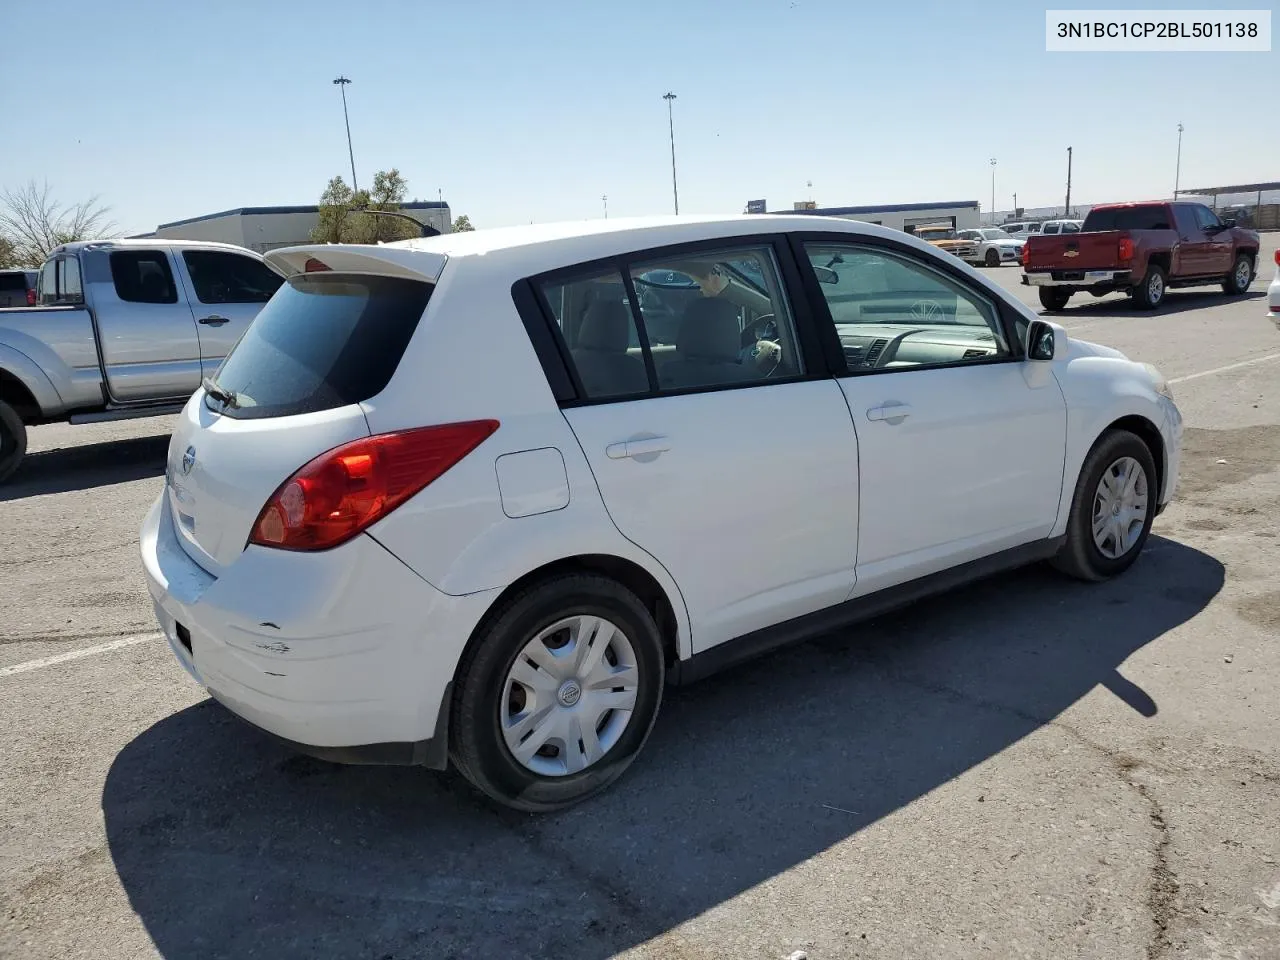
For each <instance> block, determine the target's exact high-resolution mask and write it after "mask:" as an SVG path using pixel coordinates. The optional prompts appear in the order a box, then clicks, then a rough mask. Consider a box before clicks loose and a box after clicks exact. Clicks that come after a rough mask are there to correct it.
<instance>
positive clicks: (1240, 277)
mask: <svg viewBox="0 0 1280 960" xmlns="http://www.w3.org/2000/svg"><path fill="white" fill-rule="evenodd" d="M1251 283H1253V257H1251V256H1249V255H1248V254H1247V253H1242V254H1240V255H1239V256H1237V257H1236V259H1235V262H1234V263H1232V264H1231V272H1230V273H1229V274H1227V278H1226V279H1225V280H1223V281H1222V292H1223V293H1227V294H1230V295H1231V296H1233V297H1238V296H1241V295H1242V294H1245V293H1248V292H1249V284H1251Z"/></svg>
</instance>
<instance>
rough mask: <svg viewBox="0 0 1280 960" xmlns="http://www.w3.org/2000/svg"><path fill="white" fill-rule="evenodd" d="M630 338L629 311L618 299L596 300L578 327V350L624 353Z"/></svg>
mask: <svg viewBox="0 0 1280 960" xmlns="http://www.w3.org/2000/svg"><path fill="white" fill-rule="evenodd" d="M630 339H631V312H630V311H629V310H628V309H627V305H626V304H625V303H622V302H621V301H619V300H597V301H596V302H595V303H593V304H591V306H590V307H589V308H588V309H587V315H586V316H585V317H583V318H582V326H581V327H579V328H578V349H579V350H602V351H606V352H608V353H625V352H626V350H627V343H628V341H630Z"/></svg>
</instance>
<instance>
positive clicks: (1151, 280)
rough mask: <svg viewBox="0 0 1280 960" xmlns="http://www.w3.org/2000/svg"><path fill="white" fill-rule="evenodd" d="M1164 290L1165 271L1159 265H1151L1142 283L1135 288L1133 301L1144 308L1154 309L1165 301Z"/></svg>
mask: <svg viewBox="0 0 1280 960" xmlns="http://www.w3.org/2000/svg"><path fill="white" fill-rule="evenodd" d="M1164 291H1165V282H1164V271H1163V270H1162V269H1160V268H1159V267H1157V266H1150V267H1148V268H1147V275H1146V276H1145V277H1143V278H1142V283H1140V284H1138V286H1136V287H1134V288H1133V302H1134V303H1136V304H1137V305H1138V306H1139V307H1141V308H1142V309H1144V310H1154V309H1155V308H1156V307H1158V306H1160V304H1162V303H1164Z"/></svg>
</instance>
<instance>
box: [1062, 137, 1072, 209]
mask: <svg viewBox="0 0 1280 960" xmlns="http://www.w3.org/2000/svg"><path fill="white" fill-rule="evenodd" d="M1062 215H1063V216H1064V217H1069V216H1071V148H1070V147H1067V202H1066V205H1065V206H1064V207H1063V208H1062Z"/></svg>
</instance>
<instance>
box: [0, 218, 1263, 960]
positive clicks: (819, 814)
mask: <svg viewBox="0 0 1280 960" xmlns="http://www.w3.org/2000/svg"><path fill="white" fill-rule="evenodd" d="M1276 239H1277V235H1275V234H1271V235H1264V240H1265V250H1264V258H1265V259H1264V269H1263V273H1262V276H1261V277H1260V278H1259V280H1257V281H1256V282H1255V283H1254V285H1253V288H1252V290H1251V291H1250V293H1249V294H1248V295H1247V296H1246V297H1243V298H1236V299H1228V298H1226V297H1224V296H1223V295H1222V294H1221V293H1219V292H1217V290H1216V289H1213V290H1206V291H1199V290H1197V291H1185V292H1184V291H1171V292H1170V293H1169V295H1168V301H1167V303H1166V305H1165V306H1164V307H1163V308H1162V309H1161V310H1159V311H1157V312H1156V313H1154V314H1145V313H1141V312H1138V311H1135V310H1134V309H1133V308H1132V307H1131V306H1130V305H1129V303H1128V302H1127V301H1126V300H1125V299H1123V298H1122V297H1118V296H1112V297H1108V298H1105V299H1103V300H1094V299H1093V298H1091V297H1088V296H1084V297H1077V298H1076V301H1079V305H1077V303H1076V301H1073V304H1072V306H1071V307H1069V308H1068V309H1067V310H1066V311H1065V312H1064V313H1062V314H1060V315H1058V316H1057V317H1055V319H1057V320H1059V322H1062V323H1064V324H1065V325H1066V326H1067V328H1068V330H1069V331H1070V332H1071V333H1072V334H1073V335H1076V336H1080V337H1083V338H1085V339H1090V340H1095V341H1098V342H1101V343H1106V344H1109V345H1112V346H1115V347H1118V348H1120V349H1121V350H1124V351H1125V352H1126V353H1127V354H1129V355H1130V356H1131V357H1133V358H1135V359H1141V360H1146V361H1150V362H1152V363H1154V364H1156V365H1157V366H1158V367H1160V368H1161V370H1162V371H1163V372H1164V373H1165V375H1166V376H1167V377H1168V378H1169V379H1170V380H1171V381H1172V383H1173V389H1174V391H1175V394H1176V396H1177V399H1178V403H1179V405H1180V406H1181V408H1182V410H1183V413H1184V416H1185V418H1186V421H1187V435H1186V441H1185V444H1186V447H1185V451H1184V462H1183V467H1182V481H1181V487H1180V492H1179V495H1178V499H1177V502H1176V503H1175V504H1174V505H1173V506H1172V507H1171V508H1170V509H1169V510H1168V511H1167V512H1166V513H1165V514H1164V515H1163V516H1161V517H1160V518H1159V519H1158V520H1157V521H1156V524H1155V527H1154V533H1153V536H1152V539H1151V541H1150V543H1149V545H1148V548H1147V552H1146V553H1145V554H1144V556H1143V557H1142V558H1141V560H1140V561H1139V563H1138V564H1137V565H1136V566H1135V567H1134V568H1133V569H1132V570H1131V571H1130V572H1129V573H1128V574H1126V575H1125V576H1123V577H1121V578H1119V579H1118V580H1115V581H1112V582H1109V583H1105V584H1101V585H1085V584H1080V583H1075V582H1072V581H1067V580H1064V579H1062V578H1060V577H1058V576H1056V575H1054V574H1053V573H1052V572H1050V571H1048V570H1046V569H1044V568H1040V567H1036V568H1031V569H1027V570H1024V571H1021V572H1017V573H1013V574H1008V575H1005V576H1002V577H999V578H996V579H994V580H991V581H988V582H985V583H982V584H980V585H977V586H974V587H970V588H967V589H965V590H962V591H960V592H957V593H953V594H950V595H947V596H944V597H939V598H937V599H934V600H930V601H928V602H924V603H919V604H916V605H914V606H913V607H911V608H910V609H909V610H906V611H904V612H902V613H900V614H896V615H894V616H890V617H885V618H883V619H881V620H879V621H877V622H875V623H873V624H870V625H866V626H862V627H859V628H857V629H855V630H850V631H847V632H844V633H841V634H838V635H834V636H830V637H826V638H823V639H821V640H817V641H814V642H811V643H808V644H805V645H802V646H798V647H794V648H791V649H788V650H786V651H784V652H781V653H779V654H776V655H773V656H770V657H768V658H765V659H762V660H759V661H756V662H753V663H751V664H748V665H745V666H743V667H740V668H737V669H735V670H733V671H731V672H729V673H726V674H723V675H721V676H718V677H715V678H712V679H710V680H707V681H705V682H703V683H700V684H697V685H694V686H692V687H689V688H685V689H681V690H678V691H675V692H674V693H673V695H672V696H671V697H670V699H669V701H668V702H667V703H666V705H665V706H664V708H663V712H662V714H661V716H660V718H659V720H658V724H657V727H656V729H655V732H654V734H653V736H652V738H651V740H650V741H649V744H648V746H647V747H646V750H645V752H644V754H643V755H642V756H641V758H640V759H639V761H638V762H637V763H636V764H635V766H633V767H632V769H631V771H630V772H629V773H628V774H627V776H626V777H625V778H624V779H623V780H622V781H621V782H619V783H618V784H617V785H616V786H615V787H614V788H613V789H611V790H610V791H609V792H607V793H606V794H604V795H602V796H601V797H599V798H597V799H595V800H593V801H591V802H590V803H588V804H586V805H584V806H581V807H579V808H576V809H573V810H570V811H568V812H565V813H563V814H559V815H556V816H551V817H526V816H516V815H509V814H505V813H496V812H494V811H493V810H491V809H490V808H488V807H487V806H485V805H483V804H481V803H479V802H478V801H477V800H476V798H475V797H474V795H473V794H472V793H471V792H470V791H469V790H468V789H467V788H466V787H465V786H464V785H463V784H461V783H460V782H459V781H458V779H457V778H456V777H454V776H451V775H440V774H436V773H432V772H429V771H425V770H416V769H396V768H373V767H339V766H333V765H329V764H325V763H321V762H318V761H313V760H309V759H306V758H301V757H296V756H292V755H290V754H289V753H288V752H287V751H286V750H284V749H282V748H281V747H279V746H277V745H275V744H274V743H272V742H270V741H268V740H267V739H266V738H265V737H264V736H262V735H261V734H259V733H258V732H256V731H254V730H252V729H251V728H249V727H247V726H246V725H244V724H242V723H240V722H239V721H237V720H236V719H234V718H233V717H231V716H230V715H229V714H228V713H226V712H225V711H224V710H222V709H221V708H220V707H218V706H216V705H215V704H213V703H212V702H211V701H210V700H209V699H208V698H207V696H206V695H205V694H204V692H203V691H202V690H201V689H199V688H198V687H196V686H195V685H194V684H193V683H192V682H191V681H190V680H189V679H188V677H187V676H186V674H184V673H183V672H182V670H181V669H180V668H179V667H178V665H177V664H176V663H175V662H174V660H173V659H172V657H171V656H170V654H169V653H168V651H167V648H166V647H165V645H164V643H163V642H162V641H160V640H159V639H157V638H156V636H155V630H156V627H155V625H154V622H153V619H152V614H151V608H150V604H149V602H148V600H147V596H146V590H145V587H144V585H143V581H142V577H141V573H140V570H139V561H138V556H137V531H138V525H139V523H140V521H141V518H142V515H143V514H144V512H145V511H146V508H147V506H148V505H149V503H150V501H151V500H152V499H153V498H154V497H155V495H156V494H157V492H158V491H159V489H160V486H161V483H162V480H161V475H162V473H163V469H164V454H165V449H166V445H167V437H166V435H165V434H166V430H167V429H168V427H169V424H170V422H171V421H170V420H168V419H157V420H143V421H133V422H129V423H124V424H113V425H99V426H88V427H70V426H63V425H54V426H47V427H40V428H37V429H35V430H33V431H32V433H31V443H30V447H31V451H32V452H31V455H30V457H29V459H28V460H27V462H26V463H25V464H24V466H23V467H22V468H21V470H20V471H19V472H18V474H17V475H16V476H15V477H14V478H13V480H12V481H11V482H10V483H9V484H8V485H6V486H4V487H0V610H3V619H2V620H0V723H2V724H3V730H4V731H5V734H6V747H5V750H4V751H3V754H2V755H0V757H2V759H0V956H2V957H6V958H7V957H13V958H59V960H62V958H72V957H92V958H94V960H117V958H126V957H127V958H135V957H139V958H148V957H165V958H168V960H188V958H191V960H195V958H201V960H203V958H221V957H226V958H240V957H264V958H272V960H283V958H295V957H296V958H304V957H305V958H316V957H325V958H329V957H333V958H338V957H342V958H347V957H352V958H369V960H407V958H418V957H432V958H436V957H484V958H523V957H529V958H544V957H545V958H591V960H595V958H605V957H612V956H623V957H628V958H642V957H643V958H653V960H658V958H662V960H672V958H722V957H723V958H785V957H788V956H790V955H791V954H792V953H793V952H794V951H805V952H806V953H807V955H808V957H809V958H811V960H825V958H836V957H839V958H845V957H859V958H930V960H936V958H951V957H988V956H989V957H997V958H1002V960H1004V958H1012V957H1035V958H1049V957H1052V958H1058V957H1081V958H1103V957H1105V958H1111V957H1124V958H1127V957H1134V958H1166V957H1168V958H1228V957H1230V958H1250V960H1253V958H1260V960H1264V958H1278V957H1280V697H1278V695H1277V690H1280V579H1277V576H1276V572H1275V571H1276V570H1277V568H1280V543H1278V542H1277V536H1278V535H1280V519H1278V518H1280V333H1278V332H1277V330H1276V329H1275V328H1274V327H1273V326H1272V325H1271V324H1270V323H1269V322H1268V321H1267V320H1266V319H1265V313H1266V303H1265V295H1264V293H1263V291H1264V290H1265V288H1266V284H1267V282H1269V280H1270V278H1271V276H1272V272H1273V269H1274V268H1273V267H1272V266H1271V264H1272V262H1273V261H1272V260H1271V259H1270V258H1271V253H1272V251H1273V250H1274V249H1275V245H1276ZM986 272H988V273H989V274H992V275H994V276H996V277H997V278H998V279H999V281H1000V282H1001V283H1002V284H1005V285H1006V286H1008V287H1009V288H1010V289H1013V290H1014V291H1015V292H1016V293H1017V294H1018V295H1019V296H1021V297H1023V298H1024V299H1025V300H1027V302H1029V303H1033V304H1037V307H1038V303H1037V301H1036V299H1035V292H1034V291H1033V290H1030V289H1028V288H1025V287H1020V286H1019V285H1018V276H1019V273H1020V271H1019V270H1018V269H1017V268H1015V267H1004V268H996V269H994V270H989V271H986Z"/></svg>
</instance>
